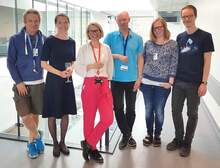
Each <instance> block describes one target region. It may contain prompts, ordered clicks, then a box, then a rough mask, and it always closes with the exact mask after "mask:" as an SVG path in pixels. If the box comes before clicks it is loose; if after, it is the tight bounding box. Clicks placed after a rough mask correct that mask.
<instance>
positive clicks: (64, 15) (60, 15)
mask: <svg viewBox="0 0 220 168" xmlns="http://www.w3.org/2000/svg"><path fill="white" fill-rule="evenodd" d="M58 17H65V18H66V19H67V21H68V23H70V19H69V17H68V16H67V15H66V14H64V13H59V14H58V15H56V17H55V19H54V22H55V24H56V23H57V20H58Z"/></svg>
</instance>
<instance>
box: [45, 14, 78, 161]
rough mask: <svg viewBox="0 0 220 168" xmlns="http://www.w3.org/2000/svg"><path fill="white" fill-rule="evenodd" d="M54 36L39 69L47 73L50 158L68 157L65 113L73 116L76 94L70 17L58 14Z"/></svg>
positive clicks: (46, 90) (46, 110) (51, 37)
mask: <svg viewBox="0 0 220 168" xmlns="http://www.w3.org/2000/svg"><path fill="white" fill-rule="evenodd" d="M55 25H56V29H57V33H56V34H55V35H54V36H50V37H48V38H47V39H46V41H45V43H44V46H43V51H42V58H41V66H42V67H43V68H44V69H46V70H47V71H48V73H47V78H46V85H45V92H44V102H43V103H44V107H43V114H42V116H43V117H44V118H48V127H49V131H50V134H51V136H52V139H53V144H54V148H53V155H54V156H55V157H58V156H60V152H62V153H63V154H65V155H69V150H68V148H67V147H66V145H65V136H66V132H67V128H68V123H69V119H68V114H76V101H75V93H74V87H73V82H72V77H71V75H72V71H73V67H72V65H73V62H74V61H75V41H74V40H73V39H71V38H69V36H68V28H69V18H68V17H67V16H66V15H64V14H58V15H57V16H56V18H55ZM57 118H61V124H60V126H61V139H60V143H58V140H57V133H56V119H57Z"/></svg>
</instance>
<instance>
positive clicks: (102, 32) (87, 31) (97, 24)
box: [86, 22, 104, 40]
mask: <svg viewBox="0 0 220 168" xmlns="http://www.w3.org/2000/svg"><path fill="white" fill-rule="evenodd" d="M91 26H95V27H97V28H98V29H99V31H100V33H101V38H102V37H103V36H104V31H103V29H102V26H101V25H100V24H99V23H97V22H91V23H89V25H88V26H87V28H86V35H87V38H88V39H89V40H90V37H89V29H90V27H91Z"/></svg>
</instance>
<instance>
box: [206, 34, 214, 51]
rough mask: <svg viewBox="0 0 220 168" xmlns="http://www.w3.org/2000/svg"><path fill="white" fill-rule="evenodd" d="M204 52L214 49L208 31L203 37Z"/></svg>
mask: <svg viewBox="0 0 220 168" xmlns="http://www.w3.org/2000/svg"><path fill="white" fill-rule="evenodd" d="M203 47H204V50H203V51H204V53H205V52H212V51H215V49H214V44H213V40H212V35H211V34H210V33H208V34H207V36H206V38H205V39H204V46H203Z"/></svg>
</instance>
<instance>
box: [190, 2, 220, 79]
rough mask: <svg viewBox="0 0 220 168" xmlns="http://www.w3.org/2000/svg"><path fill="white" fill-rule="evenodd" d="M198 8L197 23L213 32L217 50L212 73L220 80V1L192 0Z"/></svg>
mask: <svg viewBox="0 0 220 168" xmlns="http://www.w3.org/2000/svg"><path fill="white" fill-rule="evenodd" d="M191 3H192V4H193V5H195V6H196V8H197V9H198V18H197V25H198V27H200V28H201V29H204V30H206V31H208V32H210V33H212V37H213V40H214V45H215V52H214V53H213V57H212V67H211V74H212V75H213V76H214V77H215V78H216V79H217V80H218V81H220V75H219V67H220V57H219V55H220V31H219V28H220V22H219V21H218V20H219V18H220V10H219V9H220V8H219V6H220V1H219V0H212V1H210V0H194V1H191Z"/></svg>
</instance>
